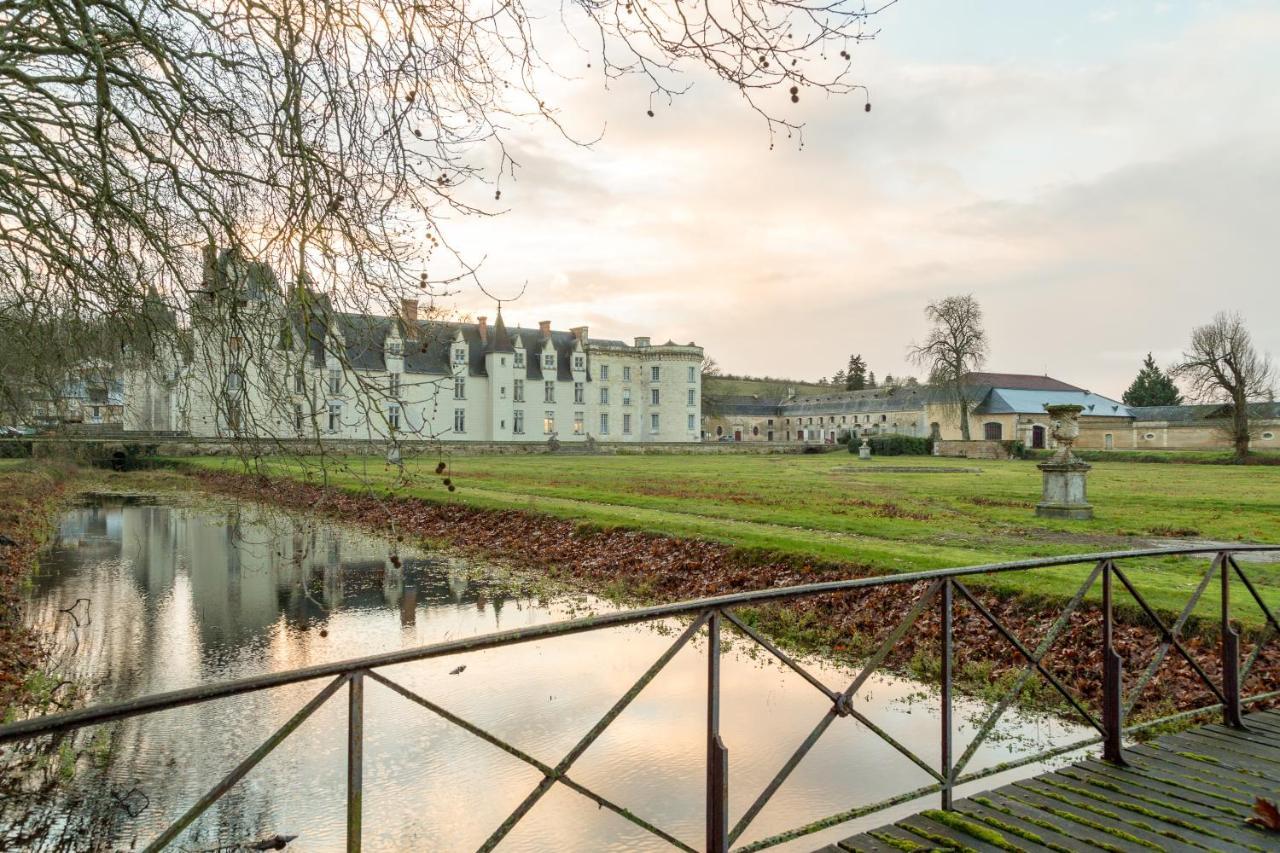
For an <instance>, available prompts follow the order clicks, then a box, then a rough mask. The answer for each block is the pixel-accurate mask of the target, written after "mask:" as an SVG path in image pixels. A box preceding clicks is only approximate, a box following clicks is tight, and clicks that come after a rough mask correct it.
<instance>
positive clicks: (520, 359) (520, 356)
mask: <svg viewBox="0 0 1280 853" xmlns="http://www.w3.org/2000/svg"><path fill="white" fill-rule="evenodd" d="M515 365H516V367H524V353H523V352H520V351H519V350H516V360H515Z"/></svg>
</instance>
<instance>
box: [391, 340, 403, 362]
mask: <svg viewBox="0 0 1280 853" xmlns="http://www.w3.org/2000/svg"><path fill="white" fill-rule="evenodd" d="M403 352H404V347H403V345H402V344H401V343H400V341H398V340H397V341H387V355H390V356H395V357H397V358H398V357H399V356H400V355H401V354H402V353H403Z"/></svg>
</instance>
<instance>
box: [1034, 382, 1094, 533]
mask: <svg viewBox="0 0 1280 853" xmlns="http://www.w3.org/2000/svg"><path fill="white" fill-rule="evenodd" d="M1045 411H1046V412H1048V413H1049V417H1050V418H1051V419H1052V420H1053V437H1054V440H1055V441H1056V442H1057V445H1058V449H1057V452H1055V453H1054V454H1053V456H1051V457H1050V458H1049V459H1048V461H1046V462H1041V463H1040V464H1039V465H1037V466H1036V467H1037V468H1039V469H1040V470H1041V472H1043V475H1044V489H1043V491H1042V492H1041V495H1040V503H1038V504H1036V515H1038V516H1040V517H1041V518H1069V519H1074V520H1078V521H1087V520H1088V519H1090V518H1093V507H1092V506H1091V505H1090V504H1089V491H1088V475H1089V469H1090V468H1092V467H1093V466H1092V465H1090V464H1089V463H1087V462H1085V461H1084V460H1082V459H1080V457H1078V456H1076V455H1075V454H1074V453H1072V452H1071V445H1073V444H1074V443H1075V440H1076V438H1077V437H1078V436H1079V435H1080V422H1079V420H1078V418H1079V416H1080V412H1082V411H1084V407H1083V406H1076V405H1063V406H1045Z"/></svg>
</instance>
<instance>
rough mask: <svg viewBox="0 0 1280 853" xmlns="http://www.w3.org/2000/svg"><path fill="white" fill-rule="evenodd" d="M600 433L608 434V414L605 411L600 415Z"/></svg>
mask: <svg viewBox="0 0 1280 853" xmlns="http://www.w3.org/2000/svg"><path fill="white" fill-rule="evenodd" d="M600 434H601V435H608V434H609V415H608V414H607V413H602V414H601V415H600Z"/></svg>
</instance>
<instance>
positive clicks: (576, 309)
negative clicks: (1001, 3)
mask: <svg viewBox="0 0 1280 853" xmlns="http://www.w3.org/2000/svg"><path fill="white" fill-rule="evenodd" d="M1015 8H1017V9H1019V10H1021V9H1022V8H1023V7H1021V6H1017V7H1015ZM1009 14H1012V13H1009ZM1019 14H1024V15H1031V14H1034V13H1031V12H1025V11H1021V12H1019ZM1165 17H1170V16H1165ZM884 23H885V26H886V32H887V33H891V34H892V36H893V39H896V40H898V41H900V42H910V41H911V40H912V39H913V32H912V31H906V32H902V31H894V30H893V29H892V25H893V21H892V20H886V21H885V22H884ZM1170 26H1172V25H1170ZM1180 26H1181V28H1180V29H1179V28H1173V29H1168V28H1166V29H1161V30H1158V31H1152V32H1148V31H1147V29H1145V28H1143V27H1138V26H1130V25H1129V24H1128V23H1127V22H1125V21H1120V20H1116V21H1113V22H1112V23H1111V24H1109V25H1108V33H1109V34H1110V35H1109V37H1110V38H1112V39H1120V41H1117V42H1114V43H1113V45H1112V47H1111V48H1110V49H1109V51H1108V52H1107V53H1105V54H1104V55H1098V54H1097V53H1096V51H1090V52H1088V53H1082V54H1080V55H1073V54H1065V55H1055V56H1056V58H1055V59H1054V61H1044V60H1042V59H1039V58H1033V59H1015V60H1004V59H985V60H981V61H979V59H975V58H974V56H972V55H969V54H972V53H974V50H973V49H972V46H966V48H965V50H966V51H967V53H966V55H965V56H964V57H963V58H962V61H957V60H956V59H954V58H952V57H950V56H948V55H947V53H946V52H945V50H942V49H941V48H939V49H937V50H934V51H933V53H934V55H932V56H931V55H920V53H919V52H918V51H916V52H913V53H912V54H911V56H910V58H909V59H904V58H903V57H902V56H901V55H899V54H900V52H899V51H895V50H894V49H893V47H892V44H891V43H890V42H889V40H887V39H885V40H884V41H883V43H881V42H877V43H875V44H874V45H873V46H872V48H873V49H872V50H866V49H862V50H860V51H859V53H858V54H857V59H858V60H859V66H858V72H859V75H860V78H861V79H867V80H869V81H872V82H873V89H872V91H873V94H874V102H875V106H874V109H873V111H872V112H871V113H869V114H868V113H865V112H863V110H862V109H861V102H860V101H858V100H857V99H856V98H855V99H848V98H846V99H826V98H822V97H819V96H817V95H815V94H812V93H808V92H806V93H802V97H801V102H800V103H799V104H798V105H795V107H794V110H795V113H794V114H795V115H796V117H797V118H800V119H803V120H804V121H806V122H807V126H806V128H805V132H804V146H803V148H800V147H799V145H798V144H797V140H787V139H785V138H777V139H774V140H773V142H774V146H773V148H772V149H770V147H769V143H770V139H769V137H768V135H767V133H766V132H765V129H764V127H763V125H762V123H761V122H760V121H759V119H758V117H757V116H756V115H755V114H754V113H752V112H751V111H750V110H748V109H746V108H744V105H743V103H742V101H741V99H740V98H739V97H738V96H737V95H736V94H734V93H733V92H732V91H730V90H727V89H726V88H725V87H724V86H723V85H722V84H720V83H718V82H717V81H710V80H704V79H700V78H696V77H695V78H692V79H691V82H692V83H693V84H694V85H693V88H692V90H691V92H690V94H689V95H687V96H685V97H683V98H681V99H678V100H677V101H676V102H675V103H674V104H673V105H671V106H666V105H659V106H658V107H657V108H655V112H656V113H657V115H656V116H655V117H654V118H649V117H648V116H646V115H645V114H644V110H645V108H646V107H647V105H648V97H647V93H646V92H645V90H644V89H643V87H639V86H638V85H636V84H634V83H630V84H629V83H626V82H623V83H619V84H615V85H614V86H612V88H610V89H609V90H608V91H605V90H603V89H601V88H599V87H598V86H596V85H595V84H591V83H583V84H580V85H578V86H567V85H566V86H564V87H563V88H562V91H563V94H564V95H565V97H564V98H563V99H562V100H561V101H560V104H561V106H562V107H563V110H564V114H565V116H566V117H575V120H577V121H579V122H580V125H581V127H582V128H587V129H588V130H586V131H579V130H575V132H582V133H589V132H590V130H589V129H590V128H593V127H595V126H597V120H599V123H600V124H605V125H607V132H606V134H605V136H604V138H603V140H602V141H600V142H599V143H598V144H596V145H594V146H592V147H590V148H581V147H578V146H575V145H572V144H570V143H569V142H567V141H565V140H563V139H558V138H556V137H555V136H554V135H553V134H550V133H548V132H546V128H545V127H543V128H521V129H520V130H519V132H518V133H517V134H516V135H515V138H514V142H513V143H512V150H513V153H514V155H515V157H516V159H517V160H518V161H519V162H520V163H521V168H520V171H519V172H518V180H517V181H515V182H514V183H507V184H504V187H503V203H506V204H509V205H510V212H509V213H508V214H507V215H505V216H502V217H498V218H496V219H486V220H473V221H463V222H457V223H454V224H453V225H452V227H451V230H450V231H449V232H448V233H449V235H450V236H451V238H452V239H453V240H455V241H456V242H457V243H458V245H460V246H462V247H463V248H464V249H465V250H466V251H467V252H468V253H470V254H471V255H472V256H474V257H479V256H483V257H485V258H486V262H485V266H484V268H483V273H484V275H485V277H486V278H485V280H486V282H487V283H489V284H491V285H494V286H495V287H496V288H497V289H498V290H503V291H509V290H511V289H512V288H511V285H512V284H513V283H516V282H523V281H526V280H527V281H528V283H529V290H528V293H527V294H526V296H525V297H524V300H523V302H522V303H517V304H516V305H513V306H511V307H510V309H508V310H509V312H510V314H509V316H513V317H515V316H518V317H520V318H521V319H523V320H524V321H525V322H526V323H530V322H533V321H534V320H535V319H542V318H547V317H549V318H552V319H554V320H555V322H556V323H557V325H559V326H562V327H563V326H569V325H574V324H576V323H577V322H579V321H583V322H588V323H590V324H591V326H592V333H593V334H595V335H600V336H608V337H623V338H625V337H630V336H632V335H637V334H640V335H652V336H653V337H655V338H657V339H662V340H665V339H667V338H668V337H670V338H673V339H675V340H679V341H686V340H696V341H697V342H698V343H701V344H703V345H704V346H706V347H707V348H708V351H709V352H710V353H711V354H712V355H713V356H715V357H716V358H717V360H718V361H719V362H720V363H721V364H722V365H723V366H724V367H725V368H727V369H729V370H734V371H742V372H758V373H768V374H771V375H792V376H796V377H810V378H816V377H818V376H821V375H829V374H830V373H832V372H833V371H835V370H836V369H838V368H839V367H840V366H841V365H842V364H843V363H844V362H845V361H846V360H847V357H848V354H849V353H850V352H854V351H857V352H862V353H863V354H864V356H866V357H867V358H868V361H869V363H870V365H871V366H872V368H873V369H875V370H876V371H877V373H880V374H882V375H883V374H884V373H885V372H891V373H894V374H901V373H903V372H906V371H907V370H908V368H907V367H906V365H905V363H904V355H905V351H906V346H907V345H908V343H910V341H911V340H913V339H917V338H919V337H920V336H921V335H922V334H923V333H924V325H923V322H924V321H923V319H922V317H921V309H922V308H923V306H924V304H925V302H927V301H928V300H929V299H932V298H936V297H939V296H942V295H946V294H949V293H957V292H972V293H974V294H975V295H976V296H977V297H978V299H979V300H980V301H981V302H982V304H983V305H984V307H985V308H986V312H987V316H988V324H989V331H990V337H991V339H992V341H993V352H992V359H991V366H992V367H993V368H995V369H999V370H1010V371H1028V372H1042V371H1043V372H1049V373H1052V374H1055V375H1058V376H1060V377H1062V378H1063V379H1066V380H1068V381H1073V382H1076V383H1078V384H1082V385H1087V386H1088V387H1091V388H1094V389H1097V390H1100V391H1103V392H1105V393H1110V394H1113V395H1118V394H1119V393H1120V391H1121V390H1123V388H1124V387H1125V386H1126V385H1127V384H1128V381H1129V379H1130V378H1131V377H1132V374H1133V373H1134V372H1135V371H1136V369H1137V366H1138V359H1140V358H1141V355H1143V354H1145V353H1146V352H1147V351H1148V350H1153V351H1155V352H1157V353H1176V352H1177V351H1178V350H1179V349H1180V348H1181V346H1182V344H1183V341H1184V340H1185V339H1186V338H1187V337H1188V335H1189V332H1190V328H1191V326H1192V325H1193V324H1195V323H1197V322H1202V321H1203V320H1204V319H1206V318H1208V317H1210V316H1211V315H1212V314H1213V313H1214V312H1215V311H1217V310H1221V309H1224V308H1228V309H1234V310H1239V311H1241V312H1242V313H1244V314H1245V315H1246V317H1248V318H1250V319H1251V320H1252V325H1253V331H1254V334H1255V337H1256V339H1257V340H1258V341H1259V343H1260V344H1262V345H1263V346H1264V347H1266V348H1268V349H1270V350H1271V351H1273V352H1278V353H1280V329H1277V327H1276V325H1275V324H1274V323H1269V322H1265V319H1266V318H1268V317H1273V316H1275V315H1276V312H1277V309H1280V288H1278V287H1276V286H1275V284H1276V282H1275V273H1274V268H1275V262H1274V257H1273V250H1272V245H1273V243H1274V236H1273V234H1272V232H1273V231H1274V228H1275V223H1276V222H1277V221H1280V201H1278V199H1280V165H1277V163H1276V158H1275V157H1274V155H1273V152H1274V151H1275V150H1276V149H1277V142H1278V141H1280V102H1277V100H1276V99H1274V98H1272V97H1270V96H1269V94H1268V93H1269V92H1271V91H1274V90H1275V89H1276V88H1277V86H1280V61H1278V60H1277V59H1276V56H1275V54H1274V51H1273V49H1272V47H1273V45H1274V42H1275V39H1276V38H1277V36H1280V14H1278V13H1276V12H1274V11H1270V10H1266V9H1264V8H1251V7H1245V8H1243V9H1238V10H1235V11H1232V12H1230V13H1226V12H1215V13H1214V14H1213V15H1210V16H1206V17H1201V18H1197V19H1195V20H1194V21H1191V22H1189V23H1186V24H1185V25H1180ZM1117 28H1118V29H1117ZM981 37H982V32H981V27H977V29H976V31H975V32H970V33H957V38H958V39H960V40H963V39H964V38H981ZM882 38H883V37H882ZM1045 38H1046V46H1045V50H1046V51H1048V50H1049V45H1048V42H1049V41H1050V40H1051V39H1049V37H1048V36H1046V37H1045ZM864 47H865V46H864ZM1022 47H1023V49H1024V52H1026V53H1028V54H1029V55H1034V52H1035V51H1034V47H1035V45H1024V46H1022ZM784 98H785V95H782V94H781V93H779V95H778V99H779V101H782V100H783V99H784ZM774 106H780V105H774ZM484 303H485V299H484V298H483V297H481V296H479V295H478V294H474V293H464V294H462V295H461V296H460V305H461V307H463V308H468V309H472V310H483V309H485V308H487V307H488V306H486V305H485V304H484ZM534 314H536V315H537V317H536V318H534V317H533V315H534ZM1130 362H1132V363H1130Z"/></svg>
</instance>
